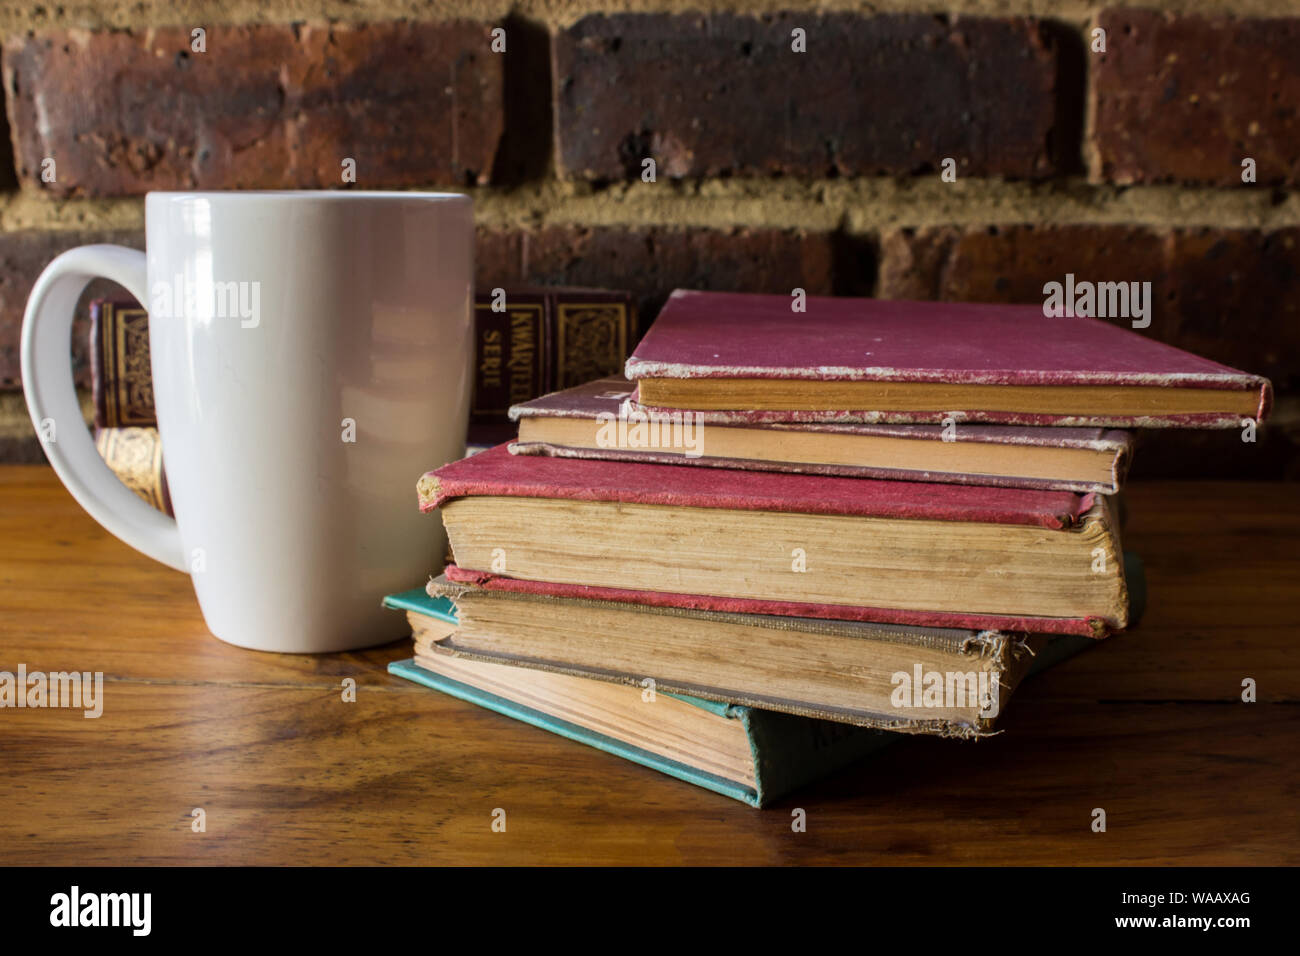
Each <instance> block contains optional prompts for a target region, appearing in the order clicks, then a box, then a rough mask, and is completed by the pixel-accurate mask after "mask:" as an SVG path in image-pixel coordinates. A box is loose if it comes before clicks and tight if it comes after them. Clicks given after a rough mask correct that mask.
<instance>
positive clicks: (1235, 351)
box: [877, 225, 1300, 477]
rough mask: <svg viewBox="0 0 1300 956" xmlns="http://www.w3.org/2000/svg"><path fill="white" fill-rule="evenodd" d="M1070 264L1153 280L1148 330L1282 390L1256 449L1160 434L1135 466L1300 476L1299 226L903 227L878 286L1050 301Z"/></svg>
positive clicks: (908, 292)
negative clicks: (1295, 431)
mask: <svg viewBox="0 0 1300 956" xmlns="http://www.w3.org/2000/svg"><path fill="white" fill-rule="evenodd" d="M1066 273H1073V274H1074V276H1075V279H1076V281H1082V280H1088V281H1092V282H1118V281H1124V282H1135V281H1137V282H1141V281H1150V282H1151V283H1152V287H1151V291H1152V295H1153V299H1154V303H1153V307H1152V314H1151V326H1150V327H1149V328H1148V329H1145V330H1143V331H1142V333H1141V334H1143V335H1149V336H1151V337H1153V338H1156V339H1159V340H1161V341H1163V342H1168V343H1169V344H1171V345H1176V346H1178V347H1179V348H1183V349H1187V350H1189V351H1191V352H1195V353H1197V354H1198V355H1204V356H1206V357H1207V358H1211V359H1214V360H1215V361H1218V362H1223V363H1224V364H1226V365H1231V366H1233V367H1235V368H1240V369H1245V370H1246V371H1249V372H1254V373H1257V374H1260V375H1267V376H1268V377H1269V378H1270V379H1272V381H1273V385H1274V387H1275V389H1276V392H1277V397H1278V407H1277V413H1276V415H1275V416H1274V420H1273V421H1272V422H1271V423H1269V424H1266V425H1265V426H1264V429H1263V432H1268V435H1267V436H1266V440H1265V438H1263V437H1262V438H1261V441H1260V443H1259V444H1258V445H1257V446H1244V447H1246V448H1247V449H1249V456H1248V457H1246V456H1238V457H1234V458H1232V459H1231V463H1228V464H1225V463H1224V461H1222V460H1221V456H1222V455H1223V454H1227V452H1225V451H1224V449H1227V450H1228V451H1231V452H1241V450H1242V447H1243V446H1242V443H1241V442H1240V439H1239V438H1238V439H1236V444H1233V443H1232V442H1230V441H1228V440H1227V439H1224V438H1222V437H1218V438H1205V437H1193V436H1185V437H1184V438H1179V437H1178V436H1177V435H1175V436H1164V435H1154V436H1152V437H1151V438H1150V440H1149V441H1148V443H1147V444H1148V446H1149V447H1150V448H1151V451H1150V452H1146V453H1144V452H1139V454H1138V455H1137V457H1136V459H1135V466H1136V468H1137V471H1136V474H1137V475H1139V476H1142V475H1147V476H1155V475H1165V476H1171V475H1176V474H1180V473H1181V474H1188V475H1201V476H1211V475H1219V476H1221V475H1223V474H1229V473H1234V474H1242V473H1249V474H1251V475H1253V476H1255V477H1282V476H1284V475H1291V476H1294V475H1296V474H1300V435H1292V434H1289V432H1290V431H1291V426H1289V425H1288V423H1287V419H1288V418H1289V417H1292V416H1293V415H1294V408H1295V407H1296V404H1297V403H1300V229H1295V228H1289V229H1281V230H1277V231H1275V232H1262V231H1260V230H1254V229H1214V228H1196V229H1154V228H1148V227H1143V226H1126V225H1069V226H1048V227H1043V226H1029V225H1011V226H997V227H970V228H957V227H935V228H928V229H917V230H912V229H898V230H893V231H891V232H889V233H887V234H886V235H885V236H883V237H882V239H881V265H880V283H879V288H878V290H877V291H878V294H879V295H880V296H881V297H882V298H895V299H897V298H919V299H950V300H956V301H971V302H1017V303H1029V304H1034V305H1041V304H1042V302H1043V299H1044V294H1043V286H1044V284H1045V283H1047V282H1051V281H1056V282H1063V281H1064V279H1065V275H1066ZM1043 321H1044V322H1053V321H1065V320H1058V319H1047V318H1045V319H1044V320H1043ZM1180 434H1183V433H1180ZM1234 434H1235V433H1234ZM1153 458H1154V459H1155V460H1150V459H1153ZM1144 459H1147V461H1145V462H1144ZM1216 462H1217V463H1216Z"/></svg>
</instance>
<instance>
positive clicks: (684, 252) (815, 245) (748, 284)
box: [478, 226, 834, 329]
mask: <svg viewBox="0 0 1300 956" xmlns="http://www.w3.org/2000/svg"><path fill="white" fill-rule="evenodd" d="M833 263H834V247H833V242H832V237H831V235H830V234H829V233H823V232H803V231H795V230H778V229H707V228H669V227H658V226H652V227H640V228H626V227H621V226H619V227H615V226H602V227H586V226H549V227H546V228H543V229H539V230H536V231H518V230H480V233H479V237H478V284H479V287H480V288H492V287H494V286H502V287H504V286H508V285H518V284H521V283H538V284H546V285H592V286H606V287H614V288H626V289H631V290H632V291H633V292H634V293H635V295H636V297H637V308H638V313H639V315H640V319H641V327H642V329H644V328H646V327H648V325H649V323H650V321H651V320H653V318H654V316H655V315H656V314H657V313H658V311H659V308H660V306H662V305H663V302H664V300H665V299H666V298H667V297H668V294H669V293H670V292H672V290H673V289H676V288H687V289H713V290H721V291H743V292H776V293H783V294H786V295H788V294H789V293H790V290H791V289H794V288H796V287H797V288H802V289H805V290H806V291H807V292H808V293H809V294H827V293H829V292H831V290H832V279H833V274H832V273H833Z"/></svg>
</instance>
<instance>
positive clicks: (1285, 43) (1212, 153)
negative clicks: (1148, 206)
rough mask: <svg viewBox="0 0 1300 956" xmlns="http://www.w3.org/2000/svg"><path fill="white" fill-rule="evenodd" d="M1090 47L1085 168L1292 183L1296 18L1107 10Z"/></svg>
mask: <svg viewBox="0 0 1300 956" xmlns="http://www.w3.org/2000/svg"><path fill="white" fill-rule="evenodd" d="M1098 23H1099V25H1100V26H1101V27H1102V28H1104V29H1105V30H1106V52H1105V53H1104V54H1094V55H1093V58H1092V59H1093V64H1094V66H1093V73H1094V81H1093V91H1092V97H1093V109H1094V129H1093V134H1092V145H1093V148H1094V168H1093V170H1092V173H1093V176H1094V178H1097V179H1103V180H1110V181H1112V182H1117V183H1156V182H1166V181H1180V182H1199V183H1212V184H1216V185H1222V186H1240V185H1242V179H1241V176H1242V166H1241V163H1242V160H1243V159H1245V158H1247V157H1249V158H1252V159H1254V160H1255V162H1256V179H1257V182H1258V183H1260V184H1283V183H1286V184H1292V185H1294V184H1295V183H1297V182H1300V113H1298V112H1297V110H1300V69H1297V65H1298V63H1300V61H1297V53H1296V51H1297V50H1298V49H1300V18H1290V19H1245V20H1237V19H1233V18H1231V17H1200V16H1180V15H1177V14H1164V13H1159V12H1156V11H1150V10H1108V11H1106V12H1104V13H1103V14H1102V15H1101V16H1100V18H1099V20H1098Z"/></svg>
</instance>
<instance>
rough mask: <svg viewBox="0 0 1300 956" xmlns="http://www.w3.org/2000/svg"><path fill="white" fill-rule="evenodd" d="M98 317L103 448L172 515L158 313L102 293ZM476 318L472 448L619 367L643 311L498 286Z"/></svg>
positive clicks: (135, 486)
mask: <svg viewBox="0 0 1300 956" xmlns="http://www.w3.org/2000/svg"><path fill="white" fill-rule="evenodd" d="M90 315H91V329H90V356H91V399H92V404H93V408H94V424H95V436H96V447H97V448H98V449H99V450H100V454H101V455H102V456H103V457H104V460H105V461H106V462H107V463H108V466H109V467H110V468H112V469H113V471H114V472H115V473H116V474H117V476H118V478H119V479H120V480H121V481H122V482H123V483H124V484H126V485H127V486H128V487H130V488H131V489H132V490H133V491H135V492H136V494H138V495H140V497H142V498H143V499H144V500H145V501H147V502H149V503H150V504H152V505H154V507H157V508H159V510H162V511H166V512H167V513H168V514H170V513H171V512H170V499H169V497H168V494H167V487H166V477H165V474H164V471H163V467H162V451H161V446H160V444H159V442H158V434H157V425H158V420H157V416H156V413H155V411H154V401H153V379H152V376H151V372H150V354H149V313H148V312H147V311H146V310H145V309H143V308H141V306H140V305H139V304H138V303H137V302H135V301H134V300H106V299H97V300H95V301H94V302H92V303H91V307H90ZM474 323H475V332H474V340H475V355H474V395H473V400H472V403H471V406H470V408H471V411H470V430H469V434H468V436H467V448H466V450H467V452H468V453H471V454H472V453H474V452H477V451H482V450H483V449H485V448H489V447H491V446H493V445H497V444H500V443H502V442H504V441H507V440H509V439H510V438H513V437H514V426H513V425H512V424H511V422H510V418H509V409H510V406H511V405H513V404H517V403H519V402H526V401H529V400H531V399H534V398H537V397H539V396H541V395H543V394H546V393H548V392H552V391H555V390H557V389H561V388H567V387H569V386H572V385H578V384H581V383H582V382H585V381H588V380H589V379H592V378H599V377H601V376H603V375H611V374H614V373H616V372H618V371H620V370H621V369H622V367H623V362H624V361H625V360H626V358H627V355H628V351H629V350H630V349H631V347H632V346H633V345H634V344H635V342H634V339H635V336H636V309H635V306H634V305H633V302H632V295H631V293H630V292H627V291H623V290H608V289H584V288H541V287H526V288H521V289H493V290H488V291H485V292H481V293H480V294H478V295H477V296H476V297H475V305H474ZM142 430H148V431H142Z"/></svg>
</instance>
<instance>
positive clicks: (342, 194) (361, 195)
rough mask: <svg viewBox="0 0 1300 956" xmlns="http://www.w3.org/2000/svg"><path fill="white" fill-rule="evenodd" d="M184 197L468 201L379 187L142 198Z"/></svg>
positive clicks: (167, 195) (167, 192)
mask: <svg viewBox="0 0 1300 956" xmlns="http://www.w3.org/2000/svg"><path fill="white" fill-rule="evenodd" d="M153 199H159V200H168V201H176V200H186V199H205V200H212V199H219V200H227V199H245V200H258V201H263V202H264V201H266V200H277V199H278V200H300V201H301V200H304V199H313V200H330V201H339V200H348V199H352V200H357V199H407V200H418V201H422V202H456V201H462V202H467V203H468V202H472V201H473V200H472V199H471V198H470V197H469V196H467V195H465V194H464V193H449V192H424V191H419V190H414V191H409V192H408V191H401V190H381V189H365V190H360V189H357V190H354V189H213V190H174V189H160V190H151V191H149V192H147V193H145V200H146V201H148V200H153Z"/></svg>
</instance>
